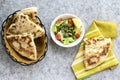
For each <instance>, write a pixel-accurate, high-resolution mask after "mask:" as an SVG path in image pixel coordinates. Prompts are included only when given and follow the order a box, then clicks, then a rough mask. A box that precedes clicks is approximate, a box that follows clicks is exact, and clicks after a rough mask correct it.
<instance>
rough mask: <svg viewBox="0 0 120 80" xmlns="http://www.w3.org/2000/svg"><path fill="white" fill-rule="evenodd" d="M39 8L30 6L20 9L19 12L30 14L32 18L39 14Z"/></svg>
mask: <svg viewBox="0 0 120 80" xmlns="http://www.w3.org/2000/svg"><path fill="white" fill-rule="evenodd" d="M37 11H38V8H37V7H29V8H25V9H22V10H20V11H19V12H18V13H19V14H20V13H23V14H25V15H28V16H30V17H31V18H34V17H35V16H36V15H37Z"/></svg>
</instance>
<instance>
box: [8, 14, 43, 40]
mask: <svg viewBox="0 0 120 80" xmlns="http://www.w3.org/2000/svg"><path fill="white" fill-rule="evenodd" d="M22 33H32V34H33V35H34V38H38V37H41V36H43V35H44V33H45V31H44V29H43V28H42V27H41V26H39V25H37V24H35V23H34V22H33V21H31V20H29V17H28V15H24V14H23V13H21V14H19V16H18V17H17V18H16V19H15V23H12V24H11V25H10V27H9V28H8V30H7V34H22Z"/></svg>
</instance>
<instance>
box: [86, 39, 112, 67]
mask: <svg viewBox="0 0 120 80" xmlns="http://www.w3.org/2000/svg"><path fill="white" fill-rule="evenodd" d="M84 41H85V53H84V63H85V67H86V69H92V68H94V67H96V66H98V65H100V64H101V63H103V62H104V61H105V59H106V57H107V55H108V51H109V49H110V43H111V39H109V38H108V39H107V38H90V39H85V40H84Z"/></svg>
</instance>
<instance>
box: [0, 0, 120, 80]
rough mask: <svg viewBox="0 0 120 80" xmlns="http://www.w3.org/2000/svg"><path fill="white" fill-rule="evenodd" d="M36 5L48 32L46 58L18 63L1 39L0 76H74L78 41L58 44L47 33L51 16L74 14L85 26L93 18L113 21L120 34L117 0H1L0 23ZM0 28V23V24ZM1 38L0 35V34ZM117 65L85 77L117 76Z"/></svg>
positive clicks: (49, 79) (32, 79) (64, 79)
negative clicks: (64, 46) (72, 44)
mask: <svg viewBox="0 0 120 80" xmlns="http://www.w3.org/2000/svg"><path fill="white" fill-rule="evenodd" d="M31 6H36V7H38V8H39V11H38V16H39V17H40V18H41V20H42V22H43V24H44V25H45V28H46V30H47V35H48V51H47V54H46V56H45V58H44V59H43V60H42V61H40V62H38V63H37V64H35V65H30V66H21V65H20V64H17V63H15V62H13V61H12V60H11V59H10V57H9V56H8V55H7V54H6V52H5V51H4V49H3V46H2V44H1V41H0V80H76V78H75V76H74V74H73V72H72V70H71V63H72V61H73V59H74V57H75V55H76V53H77V49H78V47H79V45H77V46H75V47H73V48H62V47H59V46H57V45H56V44H55V43H54V42H53V41H52V39H51V37H50V34H49V29H50V24H51V22H52V20H53V19H54V18H55V17H56V16H58V15H60V14H63V13H71V14H74V15H76V16H78V17H80V19H81V20H82V21H83V23H84V25H85V29H86V30H87V28H88V27H89V26H90V24H91V22H92V21H93V20H105V21H114V22H116V23H117V24H118V34H119V35H120V0H0V25H1V24H2V22H3V21H4V20H5V19H6V17H7V16H8V15H9V14H11V13H13V12H14V11H16V10H19V9H23V8H26V7H31ZM0 29H1V27H0ZM0 39H1V38H0ZM119 49H120V36H118V37H117V38H116V40H115V49H114V51H115V55H116V56H117V58H118V59H119V61H120V51H119ZM119 79H120V65H118V66H117V68H116V69H114V70H112V71H111V70H105V71H102V72H100V73H98V74H95V75H93V76H91V77H89V78H87V79H85V80H119Z"/></svg>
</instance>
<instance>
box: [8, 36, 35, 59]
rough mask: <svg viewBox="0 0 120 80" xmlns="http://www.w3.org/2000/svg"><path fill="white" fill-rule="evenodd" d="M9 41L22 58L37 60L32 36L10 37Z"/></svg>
mask: <svg viewBox="0 0 120 80" xmlns="http://www.w3.org/2000/svg"><path fill="white" fill-rule="evenodd" d="M7 41H8V42H9V43H10V45H11V47H13V48H14V49H15V50H16V51H17V52H18V53H19V54H21V55H22V56H24V57H26V58H29V59H32V60H36V58H37V53H36V46H35V43H34V40H33V36H32V35H31V34H22V35H20V34H19V35H8V36H7ZM31 56H32V57H31Z"/></svg>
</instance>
